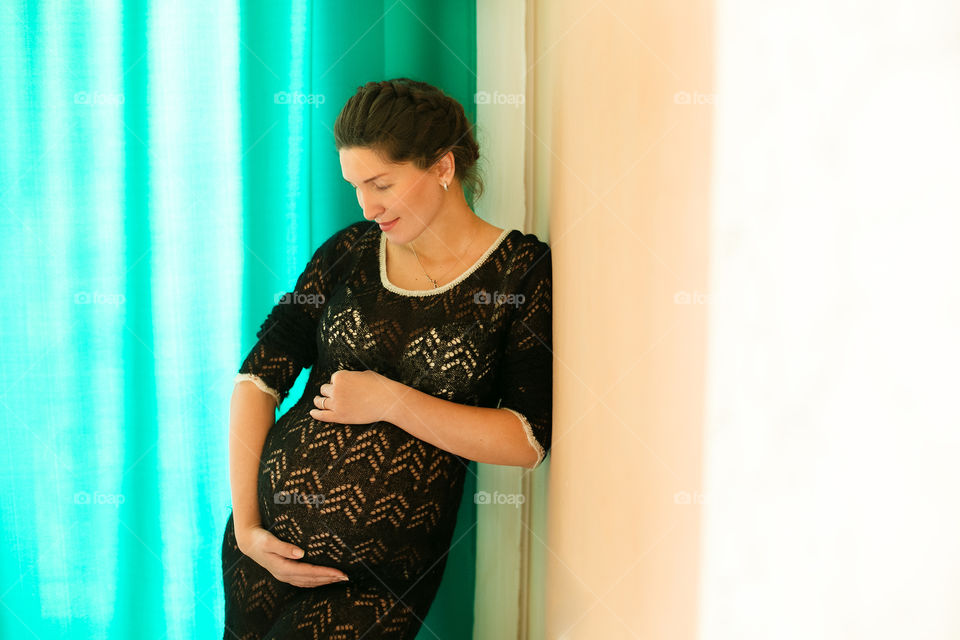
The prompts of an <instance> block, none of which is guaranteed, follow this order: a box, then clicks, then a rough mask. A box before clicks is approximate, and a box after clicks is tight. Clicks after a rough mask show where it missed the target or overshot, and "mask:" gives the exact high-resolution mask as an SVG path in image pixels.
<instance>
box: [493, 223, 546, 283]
mask: <svg viewBox="0 0 960 640" xmlns="http://www.w3.org/2000/svg"><path fill="white" fill-rule="evenodd" d="M504 245H505V248H506V251H507V257H508V262H507V269H506V275H509V274H511V273H515V272H516V273H518V274H519V275H520V276H521V277H522V276H525V275H528V274H530V273H535V274H536V275H537V276H539V277H543V275H544V274H545V273H546V274H549V273H550V268H551V257H550V245H548V244H547V243H546V242H544V241H543V240H541V239H540V238H538V237H537V235H536V234H534V233H524V232H523V231H520V230H519V229H512V230H510V233H509V234H507V237H506V238H505V239H504Z"/></svg>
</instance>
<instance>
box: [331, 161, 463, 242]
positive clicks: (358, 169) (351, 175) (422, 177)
mask: <svg viewBox="0 0 960 640" xmlns="http://www.w3.org/2000/svg"><path fill="white" fill-rule="evenodd" d="M442 164H443V163H442V162H441V163H438V164H436V165H434V167H433V168H432V169H431V170H428V171H423V170H421V169H418V168H417V167H415V166H414V165H413V163H412V162H404V163H401V164H393V163H390V162H388V161H386V160H385V159H384V158H382V157H380V155H379V154H377V152H375V151H373V150H371V149H367V148H365V147H349V148H343V149H341V150H340V168H341V171H342V173H343V179H344V180H346V181H347V182H349V183H350V184H351V185H352V186H353V187H354V189H356V192H357V202H359V203H360V208H361V209H363V217H364V218H366V219H367V220H375V221H376V222H377V223H378V224H380V228H381V229H382V230H383V232H384V233H386V234H387V237H388V238H389V239H390V241H391V242H397V243H400V244H403V243H407V242H410V241H411V240H414V239H416V237H417V236H419V235H420V234H421V233H423V230H424V229H426V228H427V227H428V226H429V225H430V223H431V222H432V221H433V219H434V218H435V217H436V216H437V213H438V212H439V211H440V209H441V207H442V204H443V198H444V194H445V193H446V192H445V191H444V190H443V187H442V186H441V185H440V182H441V180H440V177H439V176H440V171H439V167H440V166H441V165H442ZM384 223H387V224H384Z"/></svg>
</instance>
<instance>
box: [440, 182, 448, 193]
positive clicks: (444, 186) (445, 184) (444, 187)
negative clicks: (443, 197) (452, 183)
mask: <svg viewBox="0 0 960 640" xmlns="http://www.w3.org/2000/svg"><path fill="white" fill-rule="evenodd" d="M441 184H442V185H443V190H444V191H449V189H447V183H446V182H442V183H441Z"/></svg>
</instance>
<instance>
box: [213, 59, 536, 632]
mask: <svg viewBox="0 0 960 640" xmlns="http://www.w3.org/2000/svg"><path fill="white" fill-rule="evenodd" d="M334 138H335V142H336V147H337V149H338V151H339V154H340V164H341V169H342V172H343V177H344V179H346V180H347V181H348V182H349V183H350V184H351V185H352V186H353V187H354V188H355V189H356V192H357V200H358V202H359V203H360V207H361V208H362V210H363V217H364V218H365V220H361V221H358V222H355V223H353V224H350V225H348V226H346V227H344V228H342V229H340V230H339V231H337V232H336V233H334V234H333V235H332V236H331V237H330V238H329V239H327V240H326V241H325V242H323V244H322V245H321V246H320V247H319V249H317V251H316V252H315V253H314V254H313V257H312V258H311V259H310V261H309V263H308V264H307V265H306V268H305V269H304V271H303V273H302V274H301V275H300V277H299V278H298V279H297V282H296V285H295V287H294V290H293V291H291V292H289V293H287V294H286V295H285V296H284V297H283V298H282V299H281V300H280V302H279V303H277V304H276V305H275V306H274V308H273V309H272V311H271V312H270V314H269V316H268V317H267V319H266V321H265V322H264V323H263V325H262V326H261V328H260V330H259V331H258V332H257V342H256V344H255V345H254V346H253V348H252V349H251V351H250V352H249V355H247V357H246V358H245V359H244V361H243V363H242V365H241V367H240V370H239V373H238V375H237V383H236V385H235V388H234V392H233V397H232V400H231V405H230V483H231V492H232V498H233V512H232V514H231V515H230V518H229V519H228V521H227V524H226V531H225V532H224V538H223V550H222V552H223V581H224V592H225V596H226V628H225V630H224V638H231V639H239V640H249V639H252V638H311V639H314V638H342V639H347V638H349V639H354V640H359V638H364V639H367V640H372V639H374V638H414V637H416V635H417V632H418V630H419V629H420V627H421V625H422V623H423V619H424V617H425V616H426V614H427V611H428V610H429V608H430V605H431V603H432V602H433V599H434V596H435V595H436V592H437V588H438V586H439V584H440V579H441V577H442V576H443V570H444V566H445V563H446V556H447V552H448V550H449V549H450V545H451V542H452V540H451V539H452V534H453V530H454V525H455V524H456V516H457V511H458V507H459V504H460V500H461V495H462V492H463V483H464V477H465V474H466V472H467V465H468V462H469V461H470V460H476V461H478V462H485V463H491V464H500V465H512V466H520V467H526V468H530V469H532V468H535V467H536V466H537V465H539V464H540V463H541V461H542V460H543V457H544V455H546V453H547V452H548V451H549V449H550V439H551V407H552V379H553V378H552V353H551V335H552V334H551V259H550V251H549V247H548V246H547V245H546V244H545V243H543V242H542V241H540V240H538V239H537V237H536V236H535V235H533V234H529V233H527V234H525V233H522V232H521V231H518V230H516V229H513V230H506V229H500V228H498V227H496V226H493V225H491V224H489V223H487V222H485V221H484V220H482V219H481V218H479V217H478V216H477V215H476V214H475V213H474V212H473V211H472V210H471V209H470V207H469V206H468V205H467V202H466V199H465V198H464V192H463V185H465V184H478V179H477V177H476V174H475V163H476V161H477V159H478V157H479V150H478V147H477V143H476V140H475V139H474V136H473V132H472V128H471V126H470V124H469V122H468V121H467V119H466V116H465V115H464V111H463V107H462V106H461V105H460V104H459V103H458V102H457V101H456V100H454V99H452V98H450V97H449V96H447V95H445V94H444V93H443V92H442V91H440V90H439V89H437V88H435V87H432V86H430V85H428V84H425V83H422V82H416V81H412V80H409V79H407V78H399V79H395V80H390V81H383V82H370V83H367V84H366V85H364V86H362V87H360V88H359V89H358V91H357V93H356V94H355V95H354V96H352V97H351V98H350V99H349V100H348V101H347V103H346V105H345V106H344V107H343V109H342V111H341V112H340V115H339V116H338V118H337V121H336V124H335V128H334ZM304 368H310V374H309V378H308V380H307V383H306V388H305V390H304V393H303V396H302V397H300V398H299V399H298V400H297V402H296V404H294V405H293V406H292V407H290V409H289V410H288V411H286V412H285V413H284V414H283V415H281V416H280V418H279V419H277V420H276V423H275V424H274V416H275V411H276V408H277V407H279V405H280V403H281V402H282V401H283V399H284V398H285V397H286V395H287V393H288V392H289V390H290V388H291V387H292V386H293V384H294V382H295V380H296V379H297V376H298V375H299V373H300V372H301V370H302V369H304Z"/></svg>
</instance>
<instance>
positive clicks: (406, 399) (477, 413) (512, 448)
mask: <svg viewBox="0 0 960 640" xmlns="http://www.w3.org/2000/svg"><path fill="white" fill-rule="evenodd" d="M390 383H391V384H390V386H391V388H392V389H393V390H394V393H393V394H391V396H392V397H391V398H390V399H389V400H388V408H387V410H386V412H385V416H386V417H385V418H384V420H386V421H387V422H391V423H393V424H395V425H397V426H398V427H400V428H401V429H403V430H404V431H406V432H407V433H409V434H410V435H412V436H414V437H416V438H420V439H421V440H425V441H427V442H429V443H430V444H432V445H434V446H435V447H439V448H441V449H443V450H444V451H449V452H450V453H454V454H456V455H458V456H463V457H464V458H467V459H469V460H476V461H477V462H486V463H489V464H503V465H511V466H517V467H526V468H528V469H529V468H532V467H533V466H534V465H535V464H536V462H537V459H538V456H537V451H536V450H535V449H534V448H533V446H532V445H531V444H530V442H529V441H528V440H527V436H526V434H525V432H524V430H523V423H522V422H521V421H520V419H519V418H518V417H517V416H516V415H514V414H513V413H511V412H510V411H508V410H506V409H489V408H487V407H474V406H470V405H466V404H458V403H456V402H451V401H449V400H444V399H443V398H437V397H436V396H431V395H430V394H428V393H424V392H422V391H419V390H418V389H414V388H413V387H409V386H407V385H405V384H403V383H402V382H397V381H396V380H391V381H390Z"/></svg>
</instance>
